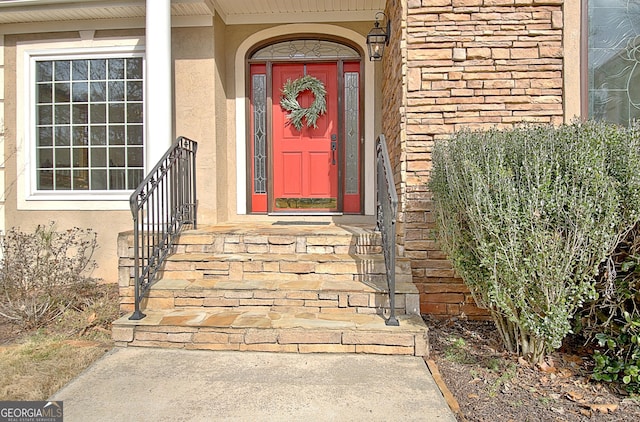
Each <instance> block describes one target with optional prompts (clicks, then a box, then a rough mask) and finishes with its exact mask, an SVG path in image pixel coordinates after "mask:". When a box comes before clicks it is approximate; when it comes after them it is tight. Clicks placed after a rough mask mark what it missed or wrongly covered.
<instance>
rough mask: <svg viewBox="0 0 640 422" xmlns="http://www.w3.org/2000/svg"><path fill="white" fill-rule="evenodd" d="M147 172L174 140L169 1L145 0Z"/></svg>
mask: <svg viewBox="0 0 640 422" xmlns="http://www.w3.org/2000/svg"><path fill="white" fill-rule="evenodd" d="M146 6H147V13H146V30H145V43H146V59H147V60H146V61H147V63H146V73H145V84H146V91H145V93H146V98H145V105H146V130H147V136H146V150H147V153H146V158H147V171H148V170H150V169H151V168H152V167H153V166H155V165H156V163H157V162H158V160H160V158H161V157H162V155H164V153H165V152H166V151H167V149H169V147H170V146H171V144H172V143H173V113H172V107H171V93H172V86H173V85H172V78H171V0H146Z"/></svg>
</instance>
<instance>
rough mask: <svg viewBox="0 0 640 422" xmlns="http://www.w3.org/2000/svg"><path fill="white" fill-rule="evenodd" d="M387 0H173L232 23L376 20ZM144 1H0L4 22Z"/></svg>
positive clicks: (183, 11) (128, 7) (119, 9)
mask: <svg viewBox="0 0 640 422" xmlns="http://www.w3.org/2000/svg"><path fill="white" fill-rule="evenodd" d="M385 2H386V0H171V13H172V16H174V17H181V18H182V17H184V18H188V17H208V18H210V17H211V16H212V15H213V14H214V13H218V14H219V15H220V16H221V17H222V19H223V20H224V21H225V22H226V23H227V24H228V25H234V24H249V23H291V22H296V23H301V22H332V21H372V20H373V18H374V14H375V12H376V11H379V10H383V9H384V6H385ZM144 16H145V0H0V24H4V25H11V24H14V25H15V24H34V23H38V22H64V21H75V20H102V21H106V20H116V19H128V20H131V19H140V18H144Z"/></svg>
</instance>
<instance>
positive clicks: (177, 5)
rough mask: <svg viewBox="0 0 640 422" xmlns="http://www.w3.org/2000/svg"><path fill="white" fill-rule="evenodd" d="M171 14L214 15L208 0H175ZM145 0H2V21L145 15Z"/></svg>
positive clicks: (48, 20)
mask: <svg viewBox="0 0 640 422" xmlns="http://www.w3.org/2000/svg"><path fill="white" fill-rule="evenodd" d="M171 14H172V16H180V17H182V16H184V17H192V16H211V15H212V14H213V5H212V4H211V2H210V1H209V0H172V1H171ZM144 16H145V1H144V0H0V24H23V23H28V24H33V23H37V22H52V21H59V22H64V21H74V20H113V19H135V18H144Z"/></svg>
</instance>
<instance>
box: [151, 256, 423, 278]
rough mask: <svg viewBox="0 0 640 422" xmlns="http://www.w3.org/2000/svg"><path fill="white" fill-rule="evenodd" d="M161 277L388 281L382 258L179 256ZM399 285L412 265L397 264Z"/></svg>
mask: <svg viewBox="0 0 640 422" xmlns="http://www.w3.org/2000/svg"><path fill="white" fill-rule="evenodd" d="M159 277H166V278H194V279H208V278H224V279H229V280H255V279H260V278H264V277H275V278H278V279H285V280H287V281H315V280H333V281H348V280H360V281H377V280H385V279H386V269H385V263H384V257H383V256H382V255H357V256H353V255H348V254H276V253H272V254H256V253H234V254H217V253H202V252H200V253H176V254H173V255H171V256H169V257H168V258H167V262H166V263H165V264H164V266H163V269H162V271H161V272H160V273H159ZM396 280H397V282H411V262H410V261H409V260H408V259H397V260H396Z"/></svg>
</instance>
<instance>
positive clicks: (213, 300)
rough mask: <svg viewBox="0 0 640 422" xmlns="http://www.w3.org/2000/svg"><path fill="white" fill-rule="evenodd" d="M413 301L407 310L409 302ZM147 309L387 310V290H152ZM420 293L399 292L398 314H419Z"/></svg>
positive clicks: (146, 304) (342, 311) (334, 311)
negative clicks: (369, 291) (368, 291)
mask: <svg viewBox="0 0 640 422" xmlns="http://www.w3.org/2000/svg"><path fill="white" fill-rule="evenodd" d="M407 303H408V304H409V312H407V307H406V304H407ZM142 306H143V308H144V309H154V310H161V309H183V308H187V309H193V308H203V309H206V310H230V309H233V310H240V309H244V310H248V309H250V308H253V309H254V310H260V311H274V312H285V311H286V312H314V313H319V312H322V313H367V314H371V313H378V314H381V313H385V312H386V311H388V309H389V297H388V295H387V294H385V293H361V292H325V291H317V292H316V291H282V290H277V291H272V290H201V291H194V290H153V289H152V290H151V291H150V292H149V295H148V297H147V298H145V300H144V301H143V302H142ZM418 309H419V297H418V294H417V293H416V294H402V293H400V294H396V313H397V314H406V313H417V312H418Z"/></svg>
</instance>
